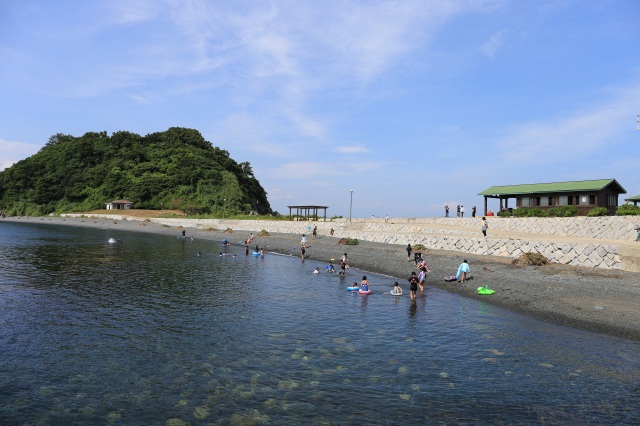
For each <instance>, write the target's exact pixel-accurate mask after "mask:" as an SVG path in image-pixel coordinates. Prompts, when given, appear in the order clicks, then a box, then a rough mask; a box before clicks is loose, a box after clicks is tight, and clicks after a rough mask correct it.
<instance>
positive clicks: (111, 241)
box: [109, 238, 118, 244]
mask: <svg viewBox="0 0 640 426" xmlns="http://www.w3.org/2000/svg"><path fill="white" fill-rule="evenodd" d="M117 242H118V241H117V240H116V239H115V238H109V244H115V243H117Z"/></svg>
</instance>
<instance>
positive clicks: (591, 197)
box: [589, 195, 596, 205]
mask: <svg viewBox="0 0 640 426" xmlns="http://www.w3.org/2000/svg"><path fill="white" fill-rule="evenodd" d="M589 204H591V205H595V204H596V196H595V195H589Z"/></svg>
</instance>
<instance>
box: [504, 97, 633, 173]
mask: <svg viewBox="0 0 640 426" xmlns="http://www.w3.org/2000/svg"><path fill="white" fill-rule="evenodd" d="M638 98H640V86H639V87H634V88H626V89H625V90H624V93H623V94H621V95H619V96H618V97H617V98H616V99H614V100H612V101H611V102H609V103H608V104H605V105H601V106H600V107H595V108H593V109H592V110H590V111H583V112H578V113H575V114H573V115H570V116H565V117H559V118H555V119H551V120H548V121H537V122H531V123H525V124H522V125H518V126H514V127H511V128H510V129H508V131H507V135H506V136H505V137H503V138H502V139H501V140H499V141H498V143H497V147H498V149H499V150H500V151H501V152H502V155H503V156H504V157H505V159H506V160H507V161H508V162H509V163H513V164H520V163H521V162H523V161H535V162H536V164H538V165H540V164H543V163H548V164H549V163H556V162H560V161H564V160H565V159H566V158H567V157H566V155H564V154H566V153H569V152H570V153H571V154H572V157H573V159H574V161H575V160H576V159H578V158H582V157H585V156H588V155H592V154H593V153H594V152H597V151H598V150H600V149H604V148H606V147H607V146H610V145H611V144H615V141H616V138H617V137H618V136H620V135H621V134H622V133H623V132H625V130H628V129H629V128H630V126H632V125H633V117H635V115H636V110H637V105H638ZM560 154H562V155H560Z"/></svg>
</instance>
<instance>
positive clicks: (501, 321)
mask: <svg viewBox="0 0 640 426" xmlns="http://www.w3.org/2000/svg"><path fill="white" fill-rule="evenodd" d="M111 237H113V238H116V239H118V240H119V242H118V243H117V244H108V243H107V241H108V239H109V238H111ZM220 251H221V248H220V246H219V244H217V243H212V242H204V241H198V240H196V241H195V242H191V241H190V240H189V239H182V238H172V237H167V236H160V235H150V234H138V233H125V232H119V231H117V230H111V229H109V230H107V229H105V230H99V229H83V228H75V227H58V226H53V225H23V224H15V223H6V222H4V223H3V222H0V271H1V272H0V324H2V327H1V329H0V366H1V368H0V424H52V423H53V424H56V423H57V424H70V423H76V424H78V423H82V424H165V423H167V422H170V424H181V423H180V421H183V422H184V423H183V424H187V423H189V424H199V423H202V424H209V423H219V424H267V423H269V424H301V423H304V424H400V423H404V424H431V423H441V424H478V423H504V424H580V423H591V424H593V423H615V424H634V423H635V424H637V421H638V411H639V409H640V402H639V401H640V357H639V356H638V354H640V345H639V344H638V343H636V342H631V341H626V340H622V339H616V338H611V337H607V336H604V335H600V334H593V333H588V332H582V331H579V330H574V329H570V328H565V327H560V326H555V325H552V324H547V323H543V322H540V321H537V320H534V319H531V318H528V317H524V316H521V315H517V314H514V313H511V312H509V311H506V310H503V309H500V308H498V307H495V306H491V305H488V304H485V303H482V302H480V301H476V300H472V299H465V298H462V297H460V296H458V295H454V294H450V293H447V292H444V291H439V290H437V289H432V288H428V289H427V291H426V295H424V296H422V297H419V298H418V300H417V301H416V302H414V303H411V302H410V300H409V297H408V296H407V295H404V296H401V297H397V298H394V297H393V296H390V295H389V294H388V291H389V290H390V289H391V288H392V283H393V279H391V278H389V277H384V276H380V275H376V274H371V273H365V272H363V271H358V270H355V269H351V270H350V275H349V276H348V277H346V278H341V277H339V276H337V275H335V274H328V273H325V272H322V273H321V274H319V275H314V274H312V271H313V269H315V267H316V266H320V267H321V269H324V265H321V264H319V263H317V262H313V261H309V260H307V261H305V262H304V263H303V262H301V261H300V259H298V258H293V257H288V256H279V255H275V254H267V255H266V256H265V258H264V259H261V258H259V257H258V258H256V257H253V256H248V257H247V256H245V255H244V250H243V249H242V248H239V247H229V248H228V249H227V250H226V251H227V252H228V253H229V255H228V256H222V257H221V256H219V255H218V253H219V252H220ZM198 252H202V256H200V257H198V256H197V253H198ZM234 254H236V255H237V257H234V256H233V255H234ZM363 273H364V274H366V275H367V276H368V278H369V282H370V283H371V287H372V290H373V294H372V295H370V296H362V295H358V294H355V293H349V292H347V291H346V290H345V289H346V287H347V286H348V285H351V284H352V283H353V282H354V281H359V279H360V278H361V275H362V274H363ZM401 284H405V283H401ZM404 287H405V291H407V290H408V286H407V285H404Z"/></svg>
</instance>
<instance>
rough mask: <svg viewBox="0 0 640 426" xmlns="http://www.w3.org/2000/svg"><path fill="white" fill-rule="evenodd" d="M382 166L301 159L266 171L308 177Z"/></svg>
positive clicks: (295, 177) (285, 175) (373, 163)
mask: <svg viewBox="0 0 640 426" xmlns="http://www.w3.org/2000/svg"><path fill="white" fill-rule="evenodd" d="M382 167H383V164H382V163H375V162H371V163H356V164H350V163H334V162H329V163H321V162H314V161H302V162H297V163H287V164H282V165H280V166H279V167H277V168H274V169H272V170H270V171H267V173H269V174H270V175H271V176H272V177H274V178H280V179H300V178H304V179H310V178H312V177H315V176H344V175H358V174H362V173H365V172H369V171H372V170H376V169H380V168H382Z"/></svg>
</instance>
